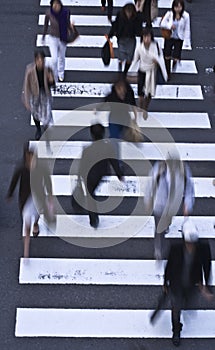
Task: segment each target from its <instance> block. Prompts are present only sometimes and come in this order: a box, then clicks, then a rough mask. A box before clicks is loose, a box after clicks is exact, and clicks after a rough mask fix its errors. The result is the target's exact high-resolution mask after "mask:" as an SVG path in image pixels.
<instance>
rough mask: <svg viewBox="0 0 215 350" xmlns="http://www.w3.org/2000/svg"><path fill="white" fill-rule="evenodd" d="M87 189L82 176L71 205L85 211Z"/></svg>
mask: <svg viewBox="0 0 215 350" xmlns="http://www.w3.org/2000/svg"><path fill="white" fill-rule="evenodd" d="M86 204H87V196H86V189H85V186H84V184H83V181H82V179H81V177H80V176H78V180H77V184H76V186H75V188H74V190H73V193H72V196H71V205H72V207H73V209H74V210H78V211H80V210H81V211H83V210H84V209H85V208H86Z"/></svg>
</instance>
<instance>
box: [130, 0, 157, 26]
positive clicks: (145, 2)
mask: <svg viewBox="0 0 215 350" xmlns="http://www.w3.org/2000/svg"><path fill="white" fill-rule="evenodd" d="M134 3H135V8H136V10H137V12H138V13H139V15H140V16H141V18H142V22H145V23H146V27H149V28H150V27H152V22H153V20H154V19H155V18H156V17H157V16H158V0H134Z"/></svg>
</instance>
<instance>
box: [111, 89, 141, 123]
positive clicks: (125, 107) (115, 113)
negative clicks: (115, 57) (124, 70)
mask: <svg viewBox="0 0 215 350" xmlns="http://www.w3.org/2000/svg"><path fill="white" fill-rule="evenodd" d="M126 88H127V93H126V95H125V98H124V100H121V99H120V98H119V97H118V95H117V93H116V90H115V87H114V85H113V87H112V91H111V93H110V94H109V95H107V96H106V97H105V102H106V103H109V106H107V109H108V110H110V116H109V122H110V123H117V124H118V123H119V124H120V123H122V125H124V126H129V124H130V119H131V118H130V114H129V111H132V109H131V107H130V106H135V105H136V101H135V97H134V91H133V89H132V88H131V86H130V85H129V84H128V83H127V82H126Z"/></svg>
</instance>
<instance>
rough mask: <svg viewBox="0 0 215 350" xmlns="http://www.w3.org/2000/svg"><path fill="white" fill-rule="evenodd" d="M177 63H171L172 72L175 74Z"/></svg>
mask: <svg viewBox="0 0 215 350" xmlns="http://www.w3.org/2000/svg"><path fill="white" fill-rule="evenodd" d="M177 63H178V62H177V61H173V63H172V72H173V73H175V72H176V68H177Z"/></svg>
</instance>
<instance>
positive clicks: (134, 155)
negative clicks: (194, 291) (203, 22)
mask: <svg viewBox="0 0 215 350" xmlns="http://www.w3.org/2000/svg"><path fill="white" fill-rule="evenodd" d="M49 3H50V1H49V0H40V13H39V16H38V34H37V37H36V42H35V43H36V46H44V45H45V46H47V45H48V37H47V39H46V41H45V43H43V42H42V35H41V28H42V27H41V26H42V25H43V23H44V13H45V8H46V7H48V6H49ZM63 3H64V5H65V6H69V7H70V9H71V12H72V10H73V9H75V10H76V11H75V14H74V15H73V14H72V20H73V21H74V22H75V24H76V25H77V27H79V26H80V27H94V30H95V32H96V35H86V34H84V35H82V34H81V31H80V34H81V35H80V38H79V39H78V40H77V41H75V43H73V44H72V45H71V46H72V48H73V49H75V50H76V49H86V53H85V54H84V55H83V54H80V55H78V57H75V56H74V55H73V54H71V53H70V52H69V53H68V55H71V56H72V57H70V56H67V57H66V71H67V72H71V75H70V76H71V77H72V75H73V73H78V75H76V78H75V79H74V81H66V82H64V83H57V88H56V89H55V91H53V97H54V102H55V103H56V105H58V103H59V101H60V100H62V99H63V98H65V99H64V100H63V101H64V105H63V109H62V107H61V108H59V109H57V108H56V109H55V110H54V111H53V119H54V126H53V128H54V129H56V130H58V128H61V127H65V128H68V130H70V129H71V130H73V129H75V128H77V127H80V128H81V129H84V128H86V127H89V125H91V123H92V122H93V121H99V122H101V123H102V124H103V125H104V126H105V127H107V126H108V112H107V111H97V112H95V110H94V107H95V105H96V103H99V102H101V101H102V98H103V97H104V96H105V95H106V94H107V93H108V92H109V91H110V88H111V84H110V83H107V82H106V81H105V74H106V73H108V72H109V73H111V74H112V73H115V72H117V58H115V59H113V60H112V62H111V64H110V66H108V67H104V66H103V64H102V61H101V59H100V58H98V56H97V57H88V56H87V53H88V52H89V51H88V50H92V52H93V50H94V49H95V48H97V49H98V48H99V49H100V48H101V47H102V46H103V44H104V42H105V38H104V35H102V33H103V32H101V29H102V27H104V26H105V27H108V26H109V25H110V24H109V23H108V21H107V18H106V16H104V15H103V14H102V15H101V14H99V15H98V14H97V13H98V10H97V8H99V7H100V6H101V2H100V0H91V1H89V0H64V1H63ZM125 3H127V1H126V0H118V1H117V6H118V7H121V6H123V5H124V4H125ZM171 3H172V0H159V1H158V5H159V8H160V9H167V8H170V7H171ZM89 7H92V10H93V11H94V10H95V13H93V14H92V15H89V14H85V13H86V8H89ZM83 10H85V11H83ZM96 10H97V11H96ZM83 13H84V14H83ZM159 15H160V14H159ZM159 22H160V17H159V18H157V20H155V21H154V23H153V27H154V28H155V29H156V28H157V27H158V26H159ZM156 33H158V31H157V32H156ZM156 40H158V41H159V42H160V43H161V45H162V46H163V38H161V37H157V38H156ZM113 45H114V48H116V47H117V43H116V38H114V39H113ZM183 50H184V52H186V59H183V60H182V61H181V63H180V65H178V66H177V69H176V71H175V74H174V75H175V76H176V77H177V79H176V80H177V81H176V83H175V84H173V85H172V84H171V85H170V84H166V85H159V86H158V87H157V90H156V95H155V97H154V99H153V105H152V112H151V111H150V112H149V118H148V119H147V121H144V120H143V118H142V117H141V116H140V115H138V119H137V121H138V124H139V126H140V127H142V128H144V130H146V133H147V130H151V129H152V130H153V129H160V130H166V133H165V135H167V134H168V133H169V131H168V130H170V131H171V130H179V131H181V133H183V134H184V135H187V133H188V132H192V130H194V129H196V130H197V131H198V130H199V132H201V131H202V130H204V131H207V130H208V131H210V130H211V123H210V118H209V115H208V113H207V111H205V110H204V108H203V110H202V108H201V107H200V110H199V111H198V112H192V111H191V110H192V108H189V110H187V111H186V110H184V109H183V110H181V109H180V106H181V105H179V106H178V105H177V103H178V101H179V103H180V102H181V103H183V102H184V101H187V103H189V104H191V103H201V102H202V101H203V100H204V97H203V92H202V87H201V85H199V83H198V84H196V80H195V77H196V76H197V75H198V66H197V64H196V62H195V60H194V59H193V57H192V48H191V47H184V48H183ZM74 52H76V51H74ZM188 56H189V59H188ZM47 64H50V58H47ZM87 72H88V73H89V72H92V77H91V78H90V79H89V81H87V82H83V81H82V79H83V76H84V75H85V73H87ZM94 73H99V75H98V78H96V79H97V80H96V82H95V79H94V77H93V75H94ZM181 76H183V78H184V79H183V81H186V83H183V84H180V79H181ZM77 77H78V78H77ZM132 88H133V89H134V93H135V96H136V97H137V86H136V84H133V85H132ZM74 98H77V99H82V101H83V105H82V107H81V108H79V109H77V110H74V107H73V99H74ZM85 99H86V100H87V104H89V101H90V103H92V106H93V107H91V108H90V109H89V108H86V106H85ZM170 100H172V101H173V102H175V109H174V110H168V101H170ZM161 101H163V102H165V107H164V108H162V110H160V109H159V108H160V105H159V103H160V102H161ZM154 107H155V108H154ZM153 108H154V110H153ZM157 110H158V112H157ZM30 124H31V125H32V126H33V125H34V123H33V119H32V117H31V120H30ZM161 132H162V131H161ZM68 133H70V131H68ZM168 140H169V141H168V142H164V141H162V142H148V141H147V142H142V143H137V144H135V145H134V144H131V143H127V142H121V143H120V154H121V157H122V159H123V160H124V161H125V162H126V161H136V162H137V163H138V166H139V168H141V164H142V163H141V162H142V161H143V160H147V161H154V160H157V159H164V158H166V157H168V154H169V153H171V151H174V150H177V152H178V154H179V155H180V157H181V159H182V160H185V161H189V162H191V163H192V168H193V169H194V172H195V174H193V182H194V187H195V197H196V201H198V202H199V203H201V201H205V200H210V199H214V198H215V186H214V178H213V177H212V176H208V174H207V176H199V175H198V164H199V162H211V164H214V163H213V162H214V161H215V144H214V143H210V142H208V140H207V138H206V139H205V140H204V141H202V139H201V141H199V140H198V139H197V140H196V141H195V142H191V141H190V139H189V137H188V138H187V139H186V141H184V138H183V141H182V142H181V141H180V142H174V143H173V142H172V141H171V140H172V138H171V137H169V139H168ZM30 144H31V145H34V146H36V147H37V152H38V157H39V158H45V159H48V160H49V161H53V160H54V161H55V162H56V163H57V162H61V164H64V163H66V162H67V161H71V162H72V161H73V160H74V161H75V160H77V161H78V160H79V159H80V157H81V153H82V150H83V147H86V146H87V145H89V144H90V141H89V139H87V138H86V139H85V140H84V141H83V140H82V141H77V140H69V137H68V139H65V140H64V141H61V140H59V139H58V138H56V140H52V141H51V142H50V148H51V152H50V151H49V150H47V147H46V142H45V141H34V140H31V141H30ZM61 170H62V173H61V174H59V173H58V174H53V175H52V184H53V192H54V195H56V196H57V197H59V198H61V199H62V198H63V199H65V200H67V201H68V202H69V201H70V195H71V193H72V190H73V188H74V187H75V184H76V181H77V173H75V174H73V173H72V174H67V173H64V168H63V167H62V169H61ZM146 180H147V178H146V176H142V175H138V174H137V176H135V177H134V176H131V175H126V176H125V181H124V183H120V182H119V181H118V179H117V178H116V177H115V176H107V177H105V178H104V179H103V181H102V183H101V185H100V186H99V188H98V189H97V195H98V196H101V197H114V198H116V197H121V198H123V199H126V200H128V203H129V202H131V201H132V200H133V199H135V198H138V199H140V200H142V197H143V196H144V189H145V184H146ZM204 203H205V202H204ZM121 211H122V210H121ZM121 211H120V212H119V213H118V212H116V213H114V214H113V213H110V214H106V215H101V216H100V224H99V227H98V229H97V230H94V229H93V228H91V227H90V226H89V222H88V216H87V215H86V214H83V215H79V214H78V213H71V211H70V213H69V214H66V213H63V214H62V213H58V215H57V224H56V230H55V231H54V232H53V231H51V230H50V231H49V230H48V229H47V227H46V226H45V224H44V220H43V217H41V218H40V221H39V224H40V236H39V237H38V240H45V239H47V240H48V241H49V242H50V243H49V246H50V245H51V243H52V240H54V239H56V238H62V239H64V240H65V241H66V242H71V243H72V244H75V245H78V244H80V245H81V244H83V247H92V248H96V247H98V249H99V247H111V246H112V245H114V244H119V243H121V242H124V241H125V240H127V239H129V241H128V242H129V243H130V247H131V248H130V249H132V244H133V241H136V240H137V241H138V242H140V243H139V244H140V245H141V244H142V245H143V246H144V244H146V243H147V242H150V246H151V247H152V246H153V236H154V220H153V217H152V216H143V215H139V214H138V215H136V214H133V215H127V214H126V213H125V212H123V213H121ZM192 219H193V221H194V223H195V224H196V226H197V227H198V229H199V236H200V238H204V239H214V236H215V217H214V216H209V215H208V216H207V215H202V214H201V210H198V211H197V212H194V216H193V217H192ZM183 220H184V217H183V216H180V215H177V216H175V217H173V220H172V224H171V226H170V230H169V233H168V234H167V235H166V239H167V240H176V239H180V238H181V235H182V234H181V226H182V224H183ZM31 235H32V234H31ZM69 239H71V241H70V240H69ZM87 240H89V241H90V240H92V245H91V244H90V243H86V242H87ZM102 242H103V243H102ZM33 243H34V242H32V244H33ZM85 243H86V244H88V245H85ZM65 244H66V243H65ZM151 251H153V249H151ZM143 252H144V249H143ZM107 254H108V253H107ZM148 256H149V255H148ZM101 257H102V253H101ZM165 263H166V261H165V260H163V261H160V262H159V263H158V262H156V261H155V260H154V259H153V253H152V254H151V256H150V257H147V258H145V256H144V253H143V254H142V255H141V256H139V255H138V256H137V257H136V258H135V259H130V258H126V257H125V255H124V256H123V257H121V256H120V255H119V256H116V257H115V258H113V257H109V256H106V258H103V257H102V258H98V256H97V257H91V258H87V257H86V256H84V254H83V257H79V258H71V256H64V257H63V258H60V257H55V256H53V257H49V258H47V257H45V258H41V257H40V258H39V257H35V258H30V259H24V258H21V259H20V263H19V284H20V286H22V287H23V288H24V285H32V288H34V290H36V289H37V287H38V286H40V285H42V286H44V285H46V286H47V287H48V288H50V290H51V289H52V288H53V286H55V287H57V288H58V287H60V286H61V285H70V286H71V288H72V287H73V286H81V285H84V286H86V288H88V287H90V286H97V287H98V288H100V289H99V290H97V293H98V294H99V295H100V297H101V298H102V290H103V289H102V288H103V287H104V286H109V287H110V288H114V287H116V286H122V287H123V286H130V287H131V288H132V287H133V288H135V287H137V286H143V288H144V287H146V288H149V287H157V288H159V290H160V289H161V286H162V283H163V273H164V267H165ZM214 270H215V261H212V274H213V276H215V271H214ZM211 285H212V286H214V285H215V279H214V277H213V278H212V280H211ZM44 288H45V287H44ZM46 290H47V289H46ZM61 291H62V293H63V289H61ZM71 293H72V289H71ZM147 293H148V294H147ZM147 296H148V297H149V300H148V299H147ZM119 298H120V296H119ZM48 304H49V303H48V302H47V305H48ZM152 311H153V306H152V304H151V302H150V292H146V296H145V299H144V300H142V301H140V303H139V307H138V308H137V307H136V304H135V305H134V306H133V307H130V308H129V309H127V308H124V309H122V308H121V307H118V306H117V303H116V305H115V306H114V308H113V306H110V307H106V306H105V307H104V308H101V307H99V308H96V307H94V306H93V307H91V305H90V303H89V305H88V306H87V307H82V305H79V306H78V307H77V305H76V306H75V307H73V305H71V307H70V308H67V307H65V308H59V307H58V305H57V307H53V306H52V307H49V306H47V307H45V308H41V307H38V308H37V305H36V301H35V303H34V305H28V307H17V310H16V324H15V336H16V337H32V338H34V337H35V338H38V337H48V338H53V337H59V338H93V339H97V338H101V339H102V338H110V339H113V338H132V339H133V338H146V339H161V338H162V339H165V338H171V315H170V310H168V309H167V310H164V311H163V313H162V316H161V319H160V320H158V322H157V323H156V325H155V326H154V327H153V326H152V325H151V324H150V322H149V319H150V315H151V313H152ZM194 311H195V312H194ZM190 313H195V315H192V322H190V321H189V314H190ZM183 321H184V323H186V326H185V327H184V329H183V331H182V337H183V338H203V339H206V338H213V337H214V321H215V310H213V309H210V307H208V310H207V309H206V308H204V307H203V308H201V309H198V310H192V311H191V310H187V311H184V313H183ZM32 325H33V327H32ZM158 349H160V348H159V347H158Z"/></svg>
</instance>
